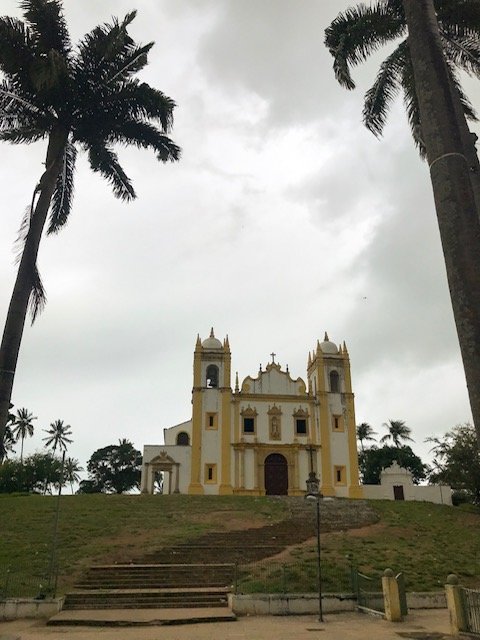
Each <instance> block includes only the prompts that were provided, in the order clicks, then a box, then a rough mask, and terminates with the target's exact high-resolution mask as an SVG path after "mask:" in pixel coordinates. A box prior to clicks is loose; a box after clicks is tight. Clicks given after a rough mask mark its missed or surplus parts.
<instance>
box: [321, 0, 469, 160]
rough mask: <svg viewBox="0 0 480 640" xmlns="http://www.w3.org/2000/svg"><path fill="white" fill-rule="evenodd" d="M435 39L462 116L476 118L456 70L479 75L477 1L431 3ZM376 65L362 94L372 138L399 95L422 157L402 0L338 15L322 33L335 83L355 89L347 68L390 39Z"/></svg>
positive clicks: (381, 1)
mask: <svg viewBox="0 0 480 640" xmlns="http://www.w3.org/2000/svg"><path fill="white" fill-rule="evenodd" d="M435 9H436V11H437V18H438V21H439V25H440V38H441V43H442V48H443V52H444V54H445V59H446V61H447V65H448V69H449V72H450V74H451V79H452V82H453V84H454V86H455V87H456V89H457V91H458V92H459V95H460V100H461V103H462V106H463V111H464V113H465V116H466V117H467V118H468V119H469V120H477V117H476V114H475V111H474V109H473V107H472V105H471V104H470V102H469V100H468V98H467V97H466V95H465V94H464V93H463V91H462V89H461V86H460V83H459V81H458V78H457V75H456V69H459V70H462V71H466V72H467V73H470V74H474V75H476V76H478V77H480V46H479V43H478V39H479V37H480V5H479V3H478V0H435ZM399 39H401V41H400V42H398V44H397V46H396V47H395V49H394V50H393V51H392V53H390V55H389V56H387V58H385V60H384V61H383V62H382V64H381V65H380V70H379V72H378V74H377V77H376V78H375V82H374V83H373V85H372V87H371V88H370V89H369V90H368V91H367V92H366V94H365V100H364V106H363V122H364V124H365V126H366V127H367V128H368V129H369V130H370V131H371V132H372V133H374V134H375V135H376V136H380V135H381V134H382V133H383V129H384V127H385V124H386V121H387V116H388V111H389V108H390V106H391V103H392V101H393V100H394V99H395V97H396V96H397V94H398V92H399V91H400V90H401V91H403V96H404V102H405V107H406V111H407V118H408V122H409V124H410V129H411V132H412V136H413V139H414V142H415V145H416V146H417V148H418V150H419V153H420V155H421V157H422V158H425V156H426V148H425V141H424V139H423V131H422V123H421V118H420V111H419V105H418V97H417V92H416V88H415V79H414V73H413V64H412V56H411V52H410V48H409V42H408V36H407V21H406V17H405V12H404V9H403V4H402V0H376V1H375V2H373V3H372V4H370V5H367V4H364V3H362V4H359V5H357V6H356V7H351V8H349V9H347V10H346V11H344V12H343V13H339V14H338V16H337V17H336V18H335V20H333V22H332V23H331V24H330V26H329V27H327V29H326V30H325V45H326V46H327V47H328V49H329V51H330V53H331V54H332V56H333V58H334V62H333V68H334V71H335V77H336V78H337V80H338V82H339V83H340V84H341V85H342V86H343V87H345V88H346V89H354V88H355V82H354V80H353V78H352V76H351V72H350V67H352V66H356V65H358V64H360V63H361V62H363V61H364V60H366V59H367V57H368V56H370V55H371V54H373V53H375V52H376V51H377V50H378V49H379V48H380V47H381V46H382V45H384V44H386V43H387V42H389V41H398V40H399Z"/></svg>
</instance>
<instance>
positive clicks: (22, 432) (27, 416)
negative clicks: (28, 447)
mask: <svg viewBox="0 0 480 640" xmlns="http://www.w3.org/2000/svg"><path fill="white" fill-rule="evenodd" d="M36 419H37V417H36V416H34V415H33V413H30V412H29V411H28V409H25V408H23V409H18V411H17V415H16V416H15V418H14V420H13V429H12V434H13V436H14V438H15V442H18V441H19V440H21V441H22V448H21V450H20V462H21V463H22V464H23V443H24V440H25V438H27V437H29V438H31V437H32V436H33V430H34V427H33V421H34V420H36Z"/></svg>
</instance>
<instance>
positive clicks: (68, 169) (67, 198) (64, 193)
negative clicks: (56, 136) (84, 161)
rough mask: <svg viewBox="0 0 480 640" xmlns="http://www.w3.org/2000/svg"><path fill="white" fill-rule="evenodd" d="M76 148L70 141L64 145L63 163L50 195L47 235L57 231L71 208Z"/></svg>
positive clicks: (66, 218) (65, 220) (64, 221)
mask: <svg viewBox="0 0 480 640" xmlns="http://www.w3.org/2000/svg"><path fill="white" fill-rule="evenodd" d="M76 159H77V150H76V148H75V146H74V145H73V144H72V143H68V144H67V145H66V147H65V153H64V155H63V165H62V170H61V171H60V173H59V175H58V177H57V182H56V184H55V190H54V192H53V197H52V205H51V210H50V220H49V225H48V229H47V235H48V234H51V233H57V232H58V231H59V230H60V229H61V228H62V227H63V226H64V224H65V223H66V222H67V220H68V216H69V215H70V211H71V209H72V202H73V191H74V179H73V177H74V173H75V162H76Z"/></svg>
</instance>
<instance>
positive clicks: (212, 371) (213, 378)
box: [207, 364, 218, 389]
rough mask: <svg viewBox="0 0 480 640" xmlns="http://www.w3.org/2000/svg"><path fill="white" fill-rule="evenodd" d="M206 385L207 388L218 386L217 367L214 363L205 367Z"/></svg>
mask: <svg viewBox="0 0 480 640" xmlns="http://www.w3.org/2000/svg"><path fill="white" fill-rule="evenodd" d="M207 387H208V388H209V389H216V388H217V387H218V367H217V365H216V364H209V365H208V367H207Z"/></svg>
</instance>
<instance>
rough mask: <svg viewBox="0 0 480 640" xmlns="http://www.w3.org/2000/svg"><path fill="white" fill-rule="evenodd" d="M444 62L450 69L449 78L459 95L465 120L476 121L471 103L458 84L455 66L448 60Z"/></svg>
mask: <svg viewBox="0 0 480 640" xmlns="http://www.w3.org/2000/svg"><path fill="white" fill-rule="evenodd" d="M446 63H447V67H448V69H449V71H450V78H451V81H452V84H453V86H454V88H455V89H456V91H457V92H458V95H459V97H460V102H461V105H462V107H463V113H464V114H465V118H467V120H471V121H473V122H476V121H477V120H478V118H477V113H476V111H475V109H474V108H473V105H472V103H471V102H470V100H469V99H468V98H467V96H466V94H465V92H464V91H463V89H462V85H461V84H460V81H459V79H458V75H457V73H456V70H455V66H454V65H453V64H452V63H451V62H450V61H449V60H446Z"/></svg>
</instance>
